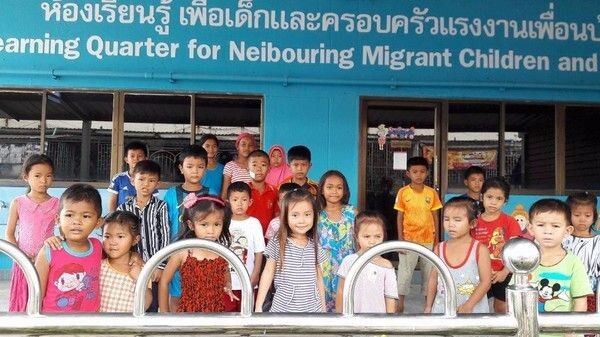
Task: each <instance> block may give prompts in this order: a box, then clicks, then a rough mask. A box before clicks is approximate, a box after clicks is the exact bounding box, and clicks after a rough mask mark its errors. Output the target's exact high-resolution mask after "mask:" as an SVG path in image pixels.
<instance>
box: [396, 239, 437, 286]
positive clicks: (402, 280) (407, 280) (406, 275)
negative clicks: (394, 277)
mask: <svg viewBox="0 0 600 337" xmlns="http://www.w3.org/2000/svg"><path fill="white" fill-rule="evenodd" d="M421 246H423V247H425V248H427V249H429V250H432V249H433V244H427V243H425V244H421ZM417 263H419V268H420V270H421V272H422V279H421V293H422V294H423V295H426V294H427V283H428V282H429V273H430V272H431V268H432V264H431V263H429V262H427V260H426V259H425V258H424V257H421V256H419V255H418V254H416V253H413V252H408V251H407V252H405V253H404V254H398V295H400V296H406V295H408V294H409V293H410V285H411V283H412V276H413V272H414V270H415V268H416V266H417Z"/></svg>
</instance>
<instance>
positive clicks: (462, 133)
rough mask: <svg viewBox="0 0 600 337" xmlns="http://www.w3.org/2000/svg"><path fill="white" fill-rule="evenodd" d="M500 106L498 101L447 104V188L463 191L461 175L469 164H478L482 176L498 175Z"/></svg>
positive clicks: (462, 175)
mask: <svg viewBox="0 0 600 337" xmlns="http://www.w3.org/2000/svg"><path fill="white" fill-rule="evenodd" d="M500 108H501V106H500V104H497V103H466V102H465V103H462V102H461V103H450V105H449V110H448V188H449V189H457V191H458V192H459V193H464V191H465V185H464V183H463V181H464V174H465V171H466V170H467V169H468V168H469V167H470V166H473V165H476V166H480V167H482V168H483V169H484V170H485V173H486V177H494V176H497V175H498V157H499V156H498V142H499V132H498V130H499V129H500V124H499V121H500ZM507 160H508V158H507Z"/></svg>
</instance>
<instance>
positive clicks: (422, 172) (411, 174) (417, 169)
mask: <svg viewBox="0 0 600 337" xmlns="http://www.w3.org/2000/svg"><path fill="white" fill-rule="evenodd" d="M428 174H429V172H428V171H427V167H425V166H422V165H413V166H411V167H410V168H409V169H408V170H407V171H406V176H407V177H408V179H410V182H411V183H412V184H415V185H422V184H424V183H425V179H427V175H428Z"/></svg>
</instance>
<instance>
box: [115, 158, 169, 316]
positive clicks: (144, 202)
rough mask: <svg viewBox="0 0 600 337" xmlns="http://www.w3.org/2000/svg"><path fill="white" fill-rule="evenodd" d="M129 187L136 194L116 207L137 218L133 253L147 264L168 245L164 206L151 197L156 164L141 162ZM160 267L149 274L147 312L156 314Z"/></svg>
mask: <svg viewBox="0 0 600 337" xmlns="http://www.w3.org/2000/svg"><path fill="white" fill-rule="evenodd" d="M132 181H133V186H134V187H135V190H136V191H137V193H136V195H135V196H134V197H133V198H131V199H129V200H127V201H125V203H123V204H121V205H120V206H119V207H117V209H118V210H120V211H129V212H131V213H133V214H134V215H136V216H138V217H139V218H140V219H141V230H140V233H141V238H142V240H138V242H137V251H138V252H139V253H140V255H141V256H142V259H143V261H144V262H147V261H148V260H149V259H150V258H151V257H152V256H154V254H156V252H158V251H159V250H161V249H163V248H165V247H166V246H167V245H169V243H170V242H171V234H170V232H171V228H170V225H169V212H168V210H167V204H166V203H165V202H164V201H162V200H160V199H158V198H157V197H155V196H153V195H152V191H154V190H156V188H157V187H158V184H159V182H160V165H158V164H157V163H156V162H153V161H152V160H142V161H141V162H139V163H137V165H135V168H134V169H133V177H132ZM164 266H165V265H164V264H161V265H160V266H159V267H158V269H156V270H154V273H153V274H152V295H153V296H152V298H153V301H152V304H151V305H150V307H149V309H148V311H149V312H157V311H158V280H159V279H160V275H161V273H162V270H163V269H164Z"/></svg>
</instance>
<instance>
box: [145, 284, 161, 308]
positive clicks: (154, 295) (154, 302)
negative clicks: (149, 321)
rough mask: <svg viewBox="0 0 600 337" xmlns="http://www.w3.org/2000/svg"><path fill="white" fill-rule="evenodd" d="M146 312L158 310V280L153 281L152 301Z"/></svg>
mask: <svg viewBox="0 0 600 337" xmlns="http://www.w3.org/2000/svg"><path fill="white" fill-rule="evenodd" d="M146 312H158V282H152V303H150V306H149V307H148V309H146Z"/></svg>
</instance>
